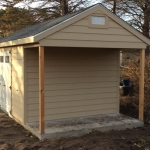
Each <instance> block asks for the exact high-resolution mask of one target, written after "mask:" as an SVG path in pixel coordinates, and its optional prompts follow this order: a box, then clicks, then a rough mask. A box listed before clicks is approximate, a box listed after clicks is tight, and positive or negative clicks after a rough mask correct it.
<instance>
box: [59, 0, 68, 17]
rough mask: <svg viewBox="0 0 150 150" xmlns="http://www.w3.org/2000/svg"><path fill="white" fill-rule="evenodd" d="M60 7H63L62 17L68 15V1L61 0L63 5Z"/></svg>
mask: <svg viewBox="0 0 150 150" xmlns="http://www.w3.org/2000/svg"><path fill="white" fill-rule="evenodd" d="M60 4H61V5H60V7H61V15H62V16H63V15H65V14H67V13H68V3H67V0H61V3H60Z"/></svg>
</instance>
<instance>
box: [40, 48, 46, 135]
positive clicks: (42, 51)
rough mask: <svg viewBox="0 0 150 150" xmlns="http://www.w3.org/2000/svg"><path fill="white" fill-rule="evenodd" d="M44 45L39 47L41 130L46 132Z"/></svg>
mask: <svg viewBox="0 0 150 150" xmlns="http://www.w3.org/2000/svg"><path fill="white" fill-rule="evenodd" d="M44 112H45V109H44V47H39V130H40V132H41V133H44V130H45V129H44V128H45V121H44V120H45V119H44V116H45V114H44Z"/></svg>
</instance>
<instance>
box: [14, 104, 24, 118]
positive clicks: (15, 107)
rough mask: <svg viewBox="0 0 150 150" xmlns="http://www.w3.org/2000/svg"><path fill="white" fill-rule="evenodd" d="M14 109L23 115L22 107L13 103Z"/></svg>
mask: <svg viewBox="0 0 150 150" xmlns="http://www.w3.org/2000/svg"><path fill="white" fill-rule="evenodd" d="M12 111H13V112H16V113H18V114H19V115H20V116H22V115H23V111H22V108H21V107H19V106H16V105H13V104H12Z"/></svg>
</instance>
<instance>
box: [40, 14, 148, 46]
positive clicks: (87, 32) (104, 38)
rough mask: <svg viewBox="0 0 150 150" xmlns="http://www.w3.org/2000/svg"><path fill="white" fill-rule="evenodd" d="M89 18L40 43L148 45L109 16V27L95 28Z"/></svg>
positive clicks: (59, 44) (58, 44)
mask: <svg viewBox="0 0 150 150" xmlns="http://www.w3.org/2000/svg"><path fill="white" fill-rule="evenodd" d="M94 14H95V13H94ZM94 14H93V16H94ZM97 14H98V12H96V15H97ZM101 14H102V13H100V15H101ZM91 15H92V14H91ZM103 15H105V14H103ZM89 18H90V17H89V16H88V17H86V18H84V19H82V20H80V21H77V22H75V23H73V24H72V25H70V26H68V27H66V28H64V29H61V30H59V31H58V32H56V33H54V34H52V35H50V36H48V37H46V38H45V39H43V40H41V41H40V44H41V45H45V46H54V45H56V43H57V46H71V47H76V46H77V45H79V46H80V47H104V48H141V45H143V46H142V47H143V48H145V47H146V45H145V44H144V43H143V41H141V40H140V39H139V38H137V37H136V36H135V35H133V34H132V33H130V32H129V31H127V30H126V29H125V28H123V27H122V26H121V25H119V24H118V23H116V22H115V21H113V20H112V19H110V18H108V28H94V27H90V26H89Z"/></svg>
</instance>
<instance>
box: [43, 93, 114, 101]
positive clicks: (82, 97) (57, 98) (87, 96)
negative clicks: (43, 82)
mask: <svg viewBox="0 0 150 150" xmlns="http://www.w3.org/2000/svg"><path fill="white" fill-rule="evenodd" d="M48 95H49V93H48V92H47V93H45V100H46V101H48V100H49V101H50V102H60V101H78V100H90V99H102V98H116V97H117V93H115V92H114V93H109V94H108V93H97V94H80V95H65V96H63V95H62V96H53V97H50V96H48Z"/></svg>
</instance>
